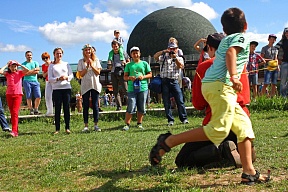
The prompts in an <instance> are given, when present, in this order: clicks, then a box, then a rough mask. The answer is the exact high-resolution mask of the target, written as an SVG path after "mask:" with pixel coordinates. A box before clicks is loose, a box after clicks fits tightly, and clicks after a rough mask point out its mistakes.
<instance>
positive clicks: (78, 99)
mask: <svg viewBox="0 0 288 192" xmlns="http://www.w3.org/2000/svg"><path fill="white" fill-rule="evenodd" d="M75 97H76V107H77V111H78V113H81V111H82V95H81V94H80V92H79V91H78V92H77V93H76V95H75Z"/></svg>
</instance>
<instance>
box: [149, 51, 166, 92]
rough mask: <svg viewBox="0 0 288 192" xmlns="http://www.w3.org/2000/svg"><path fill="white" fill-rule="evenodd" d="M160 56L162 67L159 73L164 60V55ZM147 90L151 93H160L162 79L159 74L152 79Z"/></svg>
mask: <svg viewBox="0 0 288 192" xmlns="http://www.w3.org/2000/svg"><path fill="white" fill-rule="evenodd" d="M162 56H163V58H164V59H163V62H162V66H161V68H160V72H161V70H162V68H163V65H164V63H165V60H166V57H165V53H164V54H163V55H162ZM148 89H150V90H151V91H153V92H155V93H158V94H159V93H162V78H161V76H160V74H158V75H156V76H155V77H153V79H152V80H151V82H150V83H149V84H148Z"/></svg>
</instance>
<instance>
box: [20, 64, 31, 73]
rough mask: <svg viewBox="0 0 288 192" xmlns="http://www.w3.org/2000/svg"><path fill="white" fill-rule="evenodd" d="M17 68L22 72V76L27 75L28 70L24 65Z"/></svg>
mask: <svg viewBox="0 0 288 192" xmlns="http://www.w3.org/2000/svg"><path fill="white" fill-rule="evenodd" d="M19 66H21V67H22V71H23V73H24V74H27V73H28V71H29V69H28V68H27V67H25V66H24V65H19Z"/></svg>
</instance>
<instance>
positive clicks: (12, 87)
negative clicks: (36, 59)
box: [0, 60, 29, 137]
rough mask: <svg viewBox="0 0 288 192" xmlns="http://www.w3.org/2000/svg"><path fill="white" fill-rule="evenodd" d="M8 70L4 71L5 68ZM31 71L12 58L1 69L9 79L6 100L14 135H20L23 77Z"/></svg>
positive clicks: (12, 134)
mask: <svg viewBox="0 0 288 192" xmlns="http://www.w3.org/2000/svg"><path fill="white" fill-rule="evenodd" d="M18 66H21V67H22V69H23V71H21V70H17V68H18ZM6 67H8V70H7V71H5V72H4V70H5V68H6ZM28 71H29V69H28V68H26V67H25V66H23V65H21V64H20V63H18V62H17V61H13V60H10V61H8V63H7V64H6V65H5V66H4V67H2V68H1V69H0V74H3V75H4V76H5V77H6V79H7V91H6V100H7V104H8V107H9V111H10V114H11V123H12V132H10V135H11V136H12V137H17V136H18V114H19V111H20V106H21V102H22V95H23V91H22V77H24V76H25V74H26V73H27V72H28Z"/></svg>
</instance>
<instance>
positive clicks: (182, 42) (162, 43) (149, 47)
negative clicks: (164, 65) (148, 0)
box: [127, 7, 216, 57]
mask: <svg viewBox="0 0 288 192" xmlns="http://www.w3.org/2000/svg"><path fill="white" fill-rule="evenodd" d="M215 32H216V29H215V28H214V27H213V25H212V24H211V23H210V22H209V21H208V20H207V19H206V18H205V17H203V16H201V15H199V14H198V13H195V12H194V11H191V10H188V9H184V8H175V7H167V8H165V9H160V10H158V11H155V12H153V13H151V14H149V15H147V16H146V17H145V18H143V19H142V20H141V21H140V22H139V23H138V24H137V25H136V26H135V28H134V29H133V31H132V33H131V35H130V37H129V40H128V44H127V52H128V53H129V50H130V48H131V47H133V46H137V47H139V48H140V50H141V56H143V57H147V56H149V55H150V56H152V57H153V55H154V54H155V53H156V52H157V51H160V50H163V49H166V48H167V45H168V40H169V38H170V37H175V38H176V39H177V40H178V45H179V48H181V49H182V50H183V53H184V55H191V54H198V52H197V51H196V50H195V49H194V47H193V45H194V44H195V43H196V42H197V41H198V40H199V39H200V38H203V37H207V35H209V34H211V33H215Z"/></svg>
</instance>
